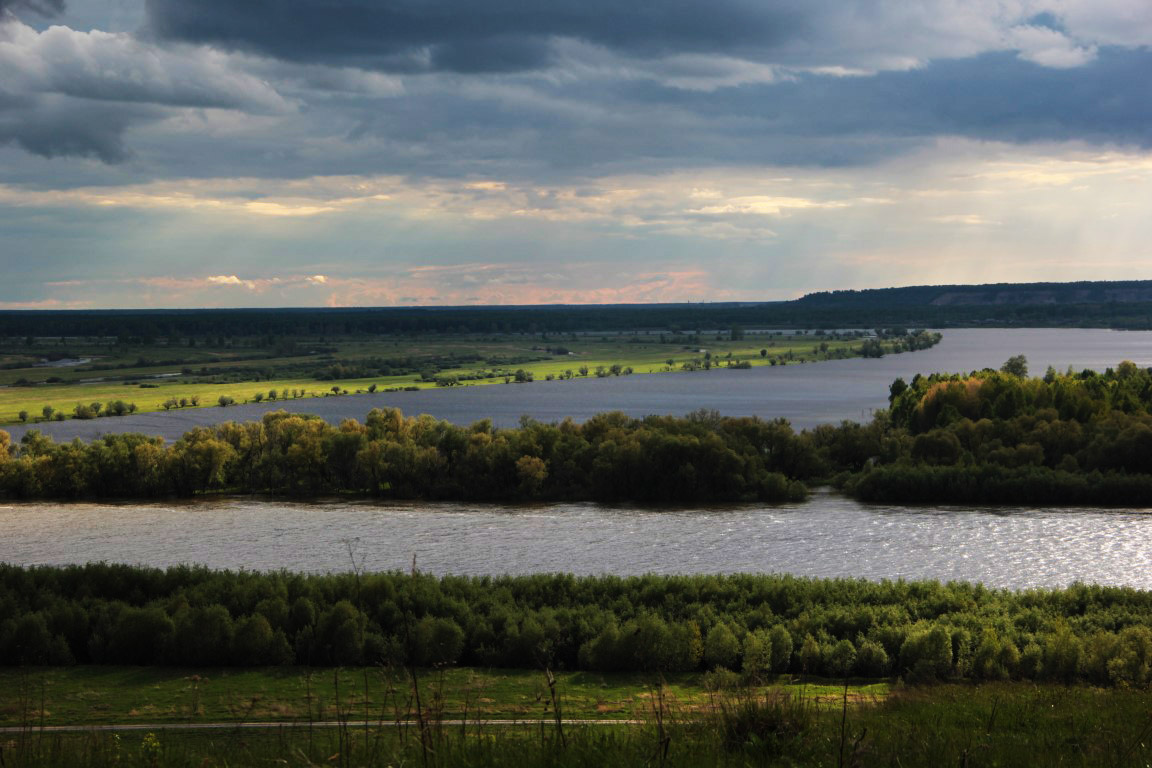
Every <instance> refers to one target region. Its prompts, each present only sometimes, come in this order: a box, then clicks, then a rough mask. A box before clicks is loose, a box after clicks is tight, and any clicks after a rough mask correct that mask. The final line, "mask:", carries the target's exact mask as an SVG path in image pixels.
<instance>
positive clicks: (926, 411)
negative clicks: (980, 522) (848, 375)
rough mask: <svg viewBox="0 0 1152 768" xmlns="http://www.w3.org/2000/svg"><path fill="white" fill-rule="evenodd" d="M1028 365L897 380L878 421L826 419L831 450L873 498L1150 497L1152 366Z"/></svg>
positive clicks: (1140, 500) (1053, 500)
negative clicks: (1100, 369)
mask: <svg viewBox="0 0 1152 768" xmlns="http://www.w3.org/2000/svg"><path fill="white" fill-rule="evenodd" d="M1025 365H1026V361H1024V360H1023V359H1022V358H1013V359H1012V360H1010V361H1009V362H1008V363H1007V364H1005V367H1004V368H1003V369H1001V370H999V371H992V370H985V371H977V372H974V373H971V374H966V375H958V374H934V375H932V376H927V377H920V376H918V377H916V378H915V379H913V381H912V382H911V384H906V383H905V382H903V381H900V380H898V381H896V382H895V383H894V384H893V386H892V391H891V397H890V402H891V408H890V410H889V411H888V412H887V413H885V414H883V415H882V416H881V417H880V418H879V419H878V420H877V423H875V424H873V425H871V426H870V427H869V428H868V429H864V428H861V427H858V426H855V425H844V426H841V427H839V428H835V429H833V428H828V429H827V434H826V436H825V439H824V440H823V441H822V442H823V444H824V446H825V449H826V455H827V456H828V457H830V458H833V459H835V461H834V463H835V464H836V465H837V466H836V468H837V469H839V470H841V471H848V472H852V473H854V474H852V476H851V477H850V478H848V479H847V482H846V487H847V489H848V490H849V491H850V492H851V493H853V494H854V495H856V496H858V497H859V498H861V499H865V500H869V501H885V502H893V501H905V502H932V501H934V502H940V501H943V502H952V503H985V502H987V503H1009V504H1011V503H1022V504H1102V505H1117V506H1148V505H1152V370H1144V369H1140V368H1138V367H1137V366H1136V365H1134V364H1133V363H1131V362H1128V361H1125V362H1122V363H1121V364H1120V365H1119V366H1117V367H1116V369H1114V370H1113V369H1108V370H1107V371H1105V372H1104V373H1102V374H1101V373H1096V372H1094V371H1081V372H1079V373H1071V372H1069V373H1065V374H1059V373H1057V372H1056V371H1054V370H1052V369H1049V370H1048V371H1047V372H1046V374H1045V375H1044V377H1043V378H1027V377H1026V375H1025V374H1026V367H1025Z"/></svg>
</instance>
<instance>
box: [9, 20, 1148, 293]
mask: <svg viewBox="0 0 1152 768" xmlns="http://www.w3.org/2000/svg"><path fill="white" fill-rule="evenodd" d="M1150 211H1152V2H1150V1H1149V0H629V1H628V2H620V0H611V2H609V1H608V0H548V1H547V2H539V1H538V0H243V1H242V2H238V1H237V0H195V2H189V0H0V267H2V268H3V271H2V272H0V275H2V277H3V279H2V280H0V309H21V308H29V309H35V308H43V309H53V308H59V309H69V308H102V307H141V308H148V307H238V306H251V307H278V306H412V305H469V304H539V303H616V302H630V303H638V302H683V301H692V302H698V301H773V300H781V299H790V298H795V297H798V296H800V295H803V294H805V293H808V292H811V291H820V290H833V289H847V288H871V287H886V286H893V285H917V284H943V283H986V282H1013V281H1065V280H1108V279H1117V280H1120V279H1125V280H1128V279H1146V278H1152V269H1150V267H1152V215H1150V214H1149V212H1150Z"/></svg>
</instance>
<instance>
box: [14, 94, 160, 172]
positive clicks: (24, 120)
mask: <svg viewBox="0 0 1152 768" xmlns="http://www.w3.org/2000/svg"><path fill="white" fill-rule="evenodd" d="M156 117H157V114H156V113H155V111H153V110H150V109H148V108H140V107H126V106H113V105H108V104H99V103H80V104H76V103H65V102H63V101H61V100H56V99H43V100H37V101H36V102H35V103H32V104H25V105H22V108H21V109H19V110H18V111H17V110H15V109H13V110H6V109H5V102H4V99H3V98H2V97H0V143H6V142H13V143H15V144H17V145H18V146H20V147H22V148H23V149H25V150H27V151H28V152H31V153H32V154H34V155H40V156H41V157H61V156H67V155H72V156H79V157H95V158H98V159H100V160H102V161H104V162H105V163H118V162H121V161H123V160H125V159H126V158H127V157H128V155H129V152H128V149H127V148H126V147H125V145H124V132H125V130H127V128H128V127H129V126H130V125H132V124H139V123H141V122H144V121H148V120H152V119H156Z"/></svg>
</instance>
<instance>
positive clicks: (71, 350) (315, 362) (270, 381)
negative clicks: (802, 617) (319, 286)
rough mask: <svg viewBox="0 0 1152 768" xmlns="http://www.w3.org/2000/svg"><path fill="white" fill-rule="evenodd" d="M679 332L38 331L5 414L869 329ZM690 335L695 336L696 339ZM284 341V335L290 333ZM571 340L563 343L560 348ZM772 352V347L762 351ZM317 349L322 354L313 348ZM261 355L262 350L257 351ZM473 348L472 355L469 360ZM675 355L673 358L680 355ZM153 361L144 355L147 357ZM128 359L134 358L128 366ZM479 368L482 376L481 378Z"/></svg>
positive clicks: (819, 348)
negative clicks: (224, 338)
mask: <svg viewBox="0 0 1152 768" xmlns="http://www.w3.org/2000/svg"><path fill="white" fill-rule="evenodd" d="M671 338H672V337H664V343H661V336H660V335H659V334H657V333H655V332H650V333H641V334H633V335H617V336H573V337H566V338H564V339H556V338H552V339H551V340H545V339H543V338H540V337H534V336H524V335H508V336H500V337H480V336H474V337H469V336H434V337H427V338H419V339H411V338H401V339H388V340H345V341H338V342H326V343H323V344H322V343H320V342H317V343H315V344H309V343H308V342H307V341H304V340H301V341H297V342H295V343H294V347H295V348H294V349H293V350H291V351H290V354H289V353H285V352H284V350H283V349H271V348H267V349H266V348H258V347H234V346H226V347H217V348H211V347H203V346H200V347H192V348H187V347H179V346H176V347H169V346H151V347H117V346H112V345H109V344H107V343H96V342H94V341H87V342H86V341H85V340H83V339H66V340H65V341H64V342H63V343H61V342H59V341H52V342H48V341H46V340H36V341H35V343H34V345H33V346H29V347H24V348H20V347H17V346H11V345H10V346H9V347H8V348H7V349H0V364H4V365H5V366H6V367H5V368H3V369H0V424H13V423H19V422H20V421H21V418H20V414H21V413H22V412H23V413H25V414H26V418H27V420H28V421H29V422H33V423H34V422H37V421H42V420H44V415H43V414H44V408H45V406H47V407H49V408H51V409H52V416H53V417H57V418H58V416H57V414H63V415H64V416H65V417H69V418H70V417H71V416H72V415H73V413H74V409H75V408H76V406H77V405H79V404H83V405H88V404H91V403H97V402H98V403H102V404H104V403H108V402H110V401H115V400H122V401H124V402H125V403H131V404H134V405H135V406H136V408H137V410H138V411H140V412H147V411H157V410H163V409H164V408H165V403H166V402H168V403H171V401H173V400H175V401H176V405H175V406H172V405H170V407H181V406H180V405H179V402H180V401H181V400H183V401H185V402H186V403H187V405H185V406H184V407H192V406H191V403H193V402H197V403H198V404H199V407H217V406H218V402H219V399H220V397H221V396H224V397H228V398H232V400H234V401H235V402H237V403H244V402H249V401H251V400H253V399H254V398H255V397H257V396H258V395H259V396H260V397H267V396H268V393H269V392H270V391H271V390H275V391H276V392H277V395H278V396H279V395H281V393H283V392H285V390H287V391H289V392H292V393H294V396H303V397H322V396H325V395H326V394H331V393H332V388H333V387H336V388H337V389H338V390H339V391H340V392H344V391H347V392H350V393H355V392H358V391H366V390H367V389H368V388H369V387H371V386H375V387H377V389H380V390H386V389H397V388H404V387H419V388H435V387H437V386H438V384H437V383H436V382H435V381H434V380H430V379H422V376H421V375H420V371H418V370H416V369H421V368H423V369H425V370H432V371H434V372H435V375H436V376H438V377H440V378H442V379H444V380H452V379H455V380H456V382H457V384H458V385H463V386H475V385H482V384H495V383H503V382H504V381H505V378H506V377H508V378H514V377H515V374H516V371H517V370H522V371H526V372H527V373H528V374H530V375H531V377H532V378H533V379H535V380H543V379H546V378H547V377H549V376H553V377H556V378H561V377H565V376H572V377H578V376H580V375H581V371H582V370H584V371H586V373H584V375H587V376H595V375H596V370H597V368H598V367H603V368H604V369H608V370H611V368H612V366H618V368H619V369H631V370H632V372H633V373H634V374H649V373H679V374H681V375H689V372H685V371H684V370H683V367H684V366H685V364H687V365H688V366H689V367H693V366H698V367H699V368H700V370H696V371H694V372H692V373H694V375H707V372H706V371H705V370H702V368H703V366H704V365H705V364H707V365H710V366H713V367H722V366H726V365H728V364H729V363H730V362H732V363H735V362H738V361H746V362H747V363H748V364H749V365H757V366H758V365H774V364H778V365H787V364H796V363H801V362H811V361H816V360H826V359H833V358H841V357H851V356H853V355H854V354H856V352H855V351H854V350H855V349H856V348H858V347H859V344H860V341H859V340H858V339H848V338H843V339H840V338H833V337H830V336H815V335H808V334H793V335H777V332H771V333H768V332H764V333H755V334H753V333H749V334H748V335H747V337H746V338H744V339H740V340H731V339H729V338H727V337H726V336H725V335H723V334H719V335H717V334H713V335H710V336H701V337H696V336H692V337H684V338H680V339H678V340H677V342H676V343H673V342H672V341H670V339H671ZM685 342H687V343H685ZM281 346H283V345H281ZM556 347H562V348H563V349H564V350H566V353H564V354H559V355H558V354H554V353H553V352H551V351H549V350H554V349H555V348H556ZM762 350H763V351H764V354H763V355H762V354H761V351H762ZM65 353H67V354H68V355H70V356H74V357H72V358H71V359H72V360H87V361H88V362H84V363H79V364H67V365H63V366H53V367H45V366H43V365H40V364H39V361H40V360H43V359H47V358H50V357H59V356H60V355H62V354H65ZM313 353H314V354H313ZM254 357H258V358H259V359H251V358H254ZM380 360H405V361H407V363H408V370H406V371H405V372H403V373H398V374H396V375H390V376H387V375H368V376H365V375H349V376H343V377H340V378H338V379H334V380H319V379H318V378H317V371H319V370H323V369H325V368H327V367H329V366H333V365H343V366H345V367H347V368H350V369H355V368H356V367H358V366H363V365H366V364H368V363H370V362H372V361H380ZM462 360H467V362H462ZM669 361H671V362H669ZM141 362H143V363H146V364H144V365H140V364H139V363H141ZM119 366H125V367H119ZM480 376H483V378H481V377H480Z"/></svg>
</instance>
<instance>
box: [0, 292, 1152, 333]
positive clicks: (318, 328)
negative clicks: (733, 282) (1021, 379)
mask: <svg viewBox="0 0 1152 768" xmlns="http://www.w3.org/2000/svg"><path fill="white" fill-rule="evenodd" d="M945 287H947V286H945ZM1009 287H1011V286H1009ZM952 288H957V289H959V288H965V286H952ZM968 288H971V286H969V287H968ZM1026 288H1028V286H1021V289H1026ZM890 291H892V292H895V293H890V292H885V291H861V292H855V291H844V292H836V293H830V294H812V295H811V296H809V297H805V298H804V299H800V300H797V301H781V302H764V303H741V304H736V303H715V304H646V305H645V304H632V305H627V304H625V305H594V306H532V307H444V308H440V307H414V308H379V309H245V310H237V309H219V310H217V309H204V310H85V311H55V310H29V311H14V310H9V311H2V312H0V338H4V337H7V338H25V337H37V338H39V337H71V336H83V337H96V336H102V337H108V338H116V339H120V340H122V341H124V342H131V343H149V342H150V341H153V340H157V339H200V340H216V339H220V338H234V337H242V338H248V337H266V338H271V339H285V338H305V337H306V338H334V337H363V336H370V335H380V334H426V333H482V334H486V333H555V334H564V333H574V332H585V331H591V332H616V331H621V330H635V329H660V330H668V331H672V332H676V331H694V330H699V329H705V330H710V329H716V328H729V327H731V326H733V325H737V326H742V327H745V328H875V327H881V326H901V325H902V326H916V327H929V328H947V327H978V326H989V327H1004V326H1016V327H1113V328H1150V327H1152V302H1148V301H1145V300H1139V299H1140V296H1142V294H1139V295H1136V294H1134V296H1135V298H1136V299H1137V300H1134V301H1115V300H1109V299H1107V298H1101V297H1096V298H1095V299H1092V294H1090V295H1089V299H1090V300H1089V301H1086V302H1083V303H1076V302H1047V303H1028V301H1027V299H1026V296H1025V299H1024V300H1022V302H1020V303H1016V302H1008V303H1003V304H999V303H992V304H965V303H946V304H933V303H931V302H932V296H937V295H939V293H940V288H939V287H934V288H933V291H934V293H932V294H931V295H929V294H928V293H925V292H924V291H921V290H920V289H916V288H901V289H890Z"/></svg>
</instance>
